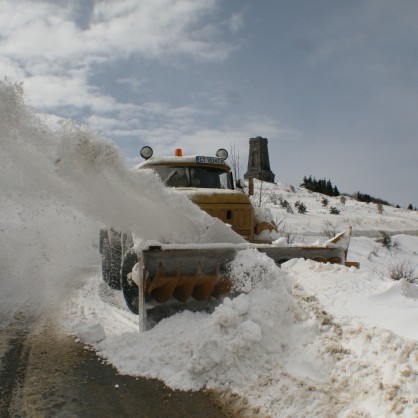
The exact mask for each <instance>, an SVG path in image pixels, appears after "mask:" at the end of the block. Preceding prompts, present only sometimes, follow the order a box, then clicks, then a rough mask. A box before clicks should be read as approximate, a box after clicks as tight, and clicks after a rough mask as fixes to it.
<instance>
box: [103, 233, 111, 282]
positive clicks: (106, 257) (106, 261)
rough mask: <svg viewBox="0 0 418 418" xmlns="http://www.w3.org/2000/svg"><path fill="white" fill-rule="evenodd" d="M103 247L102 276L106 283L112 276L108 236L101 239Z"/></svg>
mask: <svg viewBox="0 0 418 418" xmlns="http://www.w3.org/2000/svg"><path fill="white" fill-rule="evenodd" d="M101 249H102V277H103V280H104V281H105V282H106V283H109V278H110V269H111V264H110V243H109V238H108V237H103V240H102V241H101Z"/></svg>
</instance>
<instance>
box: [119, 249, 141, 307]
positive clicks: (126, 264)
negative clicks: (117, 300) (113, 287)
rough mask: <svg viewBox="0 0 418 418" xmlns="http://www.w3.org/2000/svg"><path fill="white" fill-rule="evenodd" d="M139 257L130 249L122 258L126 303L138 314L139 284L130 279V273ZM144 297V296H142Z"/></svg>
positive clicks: (123, 289)
mask: <svg viewBox="0 0 418 418" xmlns="http://www.w3.org/2000/svg"><path fill="white" fill-rule="evenodd" d="M137 262H138V258H137V256H136V253H135V251H134V249H133V248H132V249H130V250H129V251H127V252H126V253H125V255H124V256H123V260H122V269H121V276H122V277H121V279H122V280H121V281H122V291H123V296H124V298H125V301H126V304H127V305H128V308H129V310H130V311H131V312H133V313H134V314H136V315H138V313H139V297H140V296H139V291H138V286H137V285H136V284H135V283H134V282H132V281H130V280H129V279H128V274H129V273H131V272H132V269H133V268H134V266H135V264H136V263H137ZM141 297H142V296H141Z"/></svg>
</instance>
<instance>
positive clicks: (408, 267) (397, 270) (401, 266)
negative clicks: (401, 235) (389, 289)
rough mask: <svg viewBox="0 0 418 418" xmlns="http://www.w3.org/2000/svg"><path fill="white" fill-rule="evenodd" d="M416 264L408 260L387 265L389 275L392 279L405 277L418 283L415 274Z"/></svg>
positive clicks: (411, 281) (417, 277) (408, 280)
mask: <svg viewBox="0 0 418 418" xmlns="http://www.w3.org/2000/svg"><path fill="white" fill-rule="evenodd" d="M415 270H416V266H413V265H412V263H411V262H410V261H408V260H404V261H402V262H400V263H398V264H394V265H392V266H390V267H389V277H390V278H391V279H392V280H401V279H405V280H406V281H407V282H409V283H418V276H417V275H416V274H415Z"/></svg>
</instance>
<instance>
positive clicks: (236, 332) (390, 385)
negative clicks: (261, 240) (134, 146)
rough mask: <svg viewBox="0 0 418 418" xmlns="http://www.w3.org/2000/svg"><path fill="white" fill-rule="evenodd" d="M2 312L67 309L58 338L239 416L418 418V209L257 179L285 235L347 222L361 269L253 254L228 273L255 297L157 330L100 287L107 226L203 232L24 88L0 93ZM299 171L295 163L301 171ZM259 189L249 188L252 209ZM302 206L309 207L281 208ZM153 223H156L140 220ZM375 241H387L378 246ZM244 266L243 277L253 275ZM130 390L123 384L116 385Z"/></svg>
mask: <svg viewBox="0 0 418 418" xmlns="http://www.w3.org/2000/svg"><path fill="white" fill-rule="evenodd" d="M0 146H1V153H0V172H1V176H0V182H1V190H2V194H1V198H0V229H1V231H2V240H1V242H0V261H1V265H2V269H1V271H0V279H1V281H0V283H1V292H0V301H1V305H0V306H1V308H0V314H1V316H0V318H1V325H2V326H4V325H5V324H6V323H7V321H8V320H9V319H10V318H11V317H12V315H13V313H14V312H16V311H17V310H18V309H19V308H20V307H22V306H26V307H27V306H28V305H29V306H32V307H34V308H33V309H35V307H36V309H41V308H43V309H45V310H48V309H52V305H55V306H60V307H61V308H62V309H61V312H62V313H61V316H60V317H59V318H60V323H61V324H62V328H63V330H65V331H66V332H68V333H71V334H73V335H74V336H75V337H76V338H78V339H80V340H81V341H82V342H84V343H85V344H88V345H89V346H91V347H92V348H93V349H94V350H96V352H97V355H98V356H100V357H102V358H103V359H105V360H106V361H107V362H109V363H111V364H113V365H114V366H115V367H116V368H117V369H118V370H119V371H120V372H121V373H126V374H130V375H134V376H150V377H156V378H159V379H161V380H163V381H164V382H165V383H166V384H167V385H169V386H171V387H173V388H178V389H184V390H198V389H201V388H210V389H214V390H215V391H216V392H217V393H218V394H219V396H220V398H221V399H222V401H223V402H225V404H228V405H230V406H231V407H233V408H235V409H236V415H237V416H250V417H254V416H259V417H287V416H291V417H301V416H309V417H326V416H329V417H398V416H402V417H416V416H418V406H417V405H418V376H417V374H418V346H417V341H418V327H417V323H418V288H417V284H414V283H412V281H413V280H409V281H408V280H406V279H401V280H399V281H395V280H392V279H391V278H390V275H391V272H392V273H393V271H394V269H395V270H396V267H399V266H400V265H404V266H409V267H410V270H409V271H412V273H411V274H412V276H411V277H412V278H413V277H416V276H417V274H418V271H417V269H415V271H414V268H415V267H417V266H418V214H417V212H414V211H408V210H404V209H396V208H393V207H389V206H384V210H383V213H378V211H377V210H376V205H373V204H369V205H367V204H365V203H360V202H357V201H354V200H352V199H350V198H348V197H347V199H346V202H345V204H343V203H341V201H340V200H339V199H338V198H333V197H331V198H328V199H329V201H330V203H329V205H330V206H335V207H336V208H338V210H339V211H340V214H339V215H332V214H330V213H329V211H328V210H327V209H326V208H324V207H323V206H322V203H321V197H322V196H321V195H319V194H315V193H311V192H309V191H307V190H305V189H301V188H296V189H294V188H292V187H290V186H288V185H284V184H280V183H279V184H277V185H273V184H270V185H268V184H266V183H264V184H263V193H262V196H261V201H262V205H263V206H264V207H269V208H271V210H272V214H273V217H274V218H275V219H276V220H277V222H278V223H279V224H280V226H281V232H282V234H283V235H285V236H286V237H287V238H285V239H287V240H289V241H293V242H301V241H303V242H315V241H318V240H319V241H321V240H325V235H326V234H327V233H328V232H329V230H330V229H336V230H338V231H341V230H343V229H345V228H346V227H347V226H350V225H351V226H353V231H354V237H353V238H352V239H351V244H350V249H349V254H348V259H349V260H353V261H358V262H360V265H361V268H360V269H359V270H357V269H355V268H347V267H344V266H340V265H329V264H319V263H315V262H312V261H303V260H291V261H288V262H287V263H285V264H284V265H282V268H279V267H277V266H276V265H275V264H274V262H272V260H271V259H269V258H267V257H266V256H265V255H263V254H261V253H258V252H256V251H254V250H246V251H242V252H240V253H239V256H238V257H237V258H236V259H235V260H234V262H233V263H232V265H231V272H232V275H233V277H235V278H236V279H237V280H239V281H240V283H241V284H242V287H243V288H245V289H246V292H245V293H243V294H241V295H239V296H238V297H236V298H233V299H230V298H226V299H225V300H224V301H223V302H222V303H221V304H220V305H219V306H217V307H216V309H215V310H214V311H213V312H212V313H205V312H190V311H184V312H180V313H177V314H175V315H172V316H169V317H168V318H165V319H163V320H161V321H160V322H158V323H157V324H155V326H154V327H152V328H151V329H149V330H148V331H145V332H142V333H140V332H139V331H138V318H137V317H136V316H135V315H133V314H131V313H130V311H128V309H127V308H126V307H125V304H124V302H123V300H122V299H123V296H122V295H121V293H120V292H119V291H115V290H112V289H110V288H109V287H108V286H107V285H106V284H105V283H104V282H103V280H102V279H101V273H100V258H99V254H98V248H97V238H98V230H99V228H100V225H101V223H106V222H109V223H112V224H114V225H116V226H118V227H121V228H125V227H126V228H132V227H135V228H137V229H138V231H141V232H142V233H144V234H149V235H150V236H155V235H157V236H158V235H159V234H171V235H172V236H173V237H174V236H175V237H176V238H177V239H179V240H180V241H182V242H185V243H187V242H194V241H195V239H196V237H197V236H199V235H200V234H201V232H202V227H204V226H205V225H206V223H207V222H208V220H207V217H206V216H204V215H202V214H201V212H200V211H196V210H194V209H191V205H189V203H188V201H187V200H186V199H181V198H178V200H175V202H174V203H175V204H170V205H168V204H164V203H163V202H167V201H172V200H171V199H175V198H174V197H173V195H172V193H170V191H169V190H166V189H164V188H163V187H162V186H161V185H160V184H159V182H157V181H155V178H154V176H150V175H149V174H146V173H144V176H143V177H141V176H139V177H138V176H137V177H135V178H133V177H132V176H131V174H130V172H129V170H127V169H126V168H125V166H124V164H123V162H122V160H121V158H120V156H119V153H118V151H117V150H116V149H115V147H114V146H113V145H112V144H111V143H110V142H109V141H106V140H105V139H103V138H100V137H98V136H97V135H96V134H94V133H92V132H91V131H89V130H88V129H86V128H83V127H78V126H76V125H74V124H72V123H70V122H65V123H63V124H62V125H61V127H59V128H57V129H56V130H52V129H51V128H49V127H48V125H47V124H46V123H45V122H44V121H42V120H41V119H40V118H39V116H37V115H36V114H35V112H34V111H33V110H32V109H31V108H30V107H28V106H27V105H26V104H25V102H24V98H23V94H22V91H21V89H20V87H19V86H14V85H11V84H9V83H7V82H1V83H0ZM302 171H303V169H302V168H301V173H302ZM259 190H260V185H259V184H256V192H255V196H254V199H258V198H259V195H257V193H259ZM280 199H282V200H287V201H288V202H289V204H290V205H291V206H292V207H294V204H295V203H296V202H297V201H301V202H303V203H304V204H305V205H306V207H307V209H308V210H307V213H305V214H298V213H296V211H293V212H294V213H288V212H287V211H286V209H284V208H283V207H282V206H281V205H280V204H279V202H280ZM148 213H152V217H149V216H147V214H148ZM379 231H386V232H387V233H389V234H391V242H390V243H389V244H388V245H387V246H386V247H385V246H383V245H382V244H381V243H380V242H378V239H379V237H380V234H379ZM248 272H251V274H250V275H248V274H247V273H248ZM120 390H121V391H122V390H123V388H121V389H120Z"/></svg>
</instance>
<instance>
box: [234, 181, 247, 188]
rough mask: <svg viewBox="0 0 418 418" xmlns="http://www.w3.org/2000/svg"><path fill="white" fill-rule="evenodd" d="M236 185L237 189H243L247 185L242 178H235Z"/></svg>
mask: <svg viewBox="0 0 418 418" xmlns="http://www.w3.org/2000/svg"><path fill="white" fill-rule="evenodd" d="M236 186H237V187H238V188H239V189H245V188H246V187H247V185H246V184H245V181H244V180H243V179H239V180H237V183H236Z"/></svg>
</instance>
